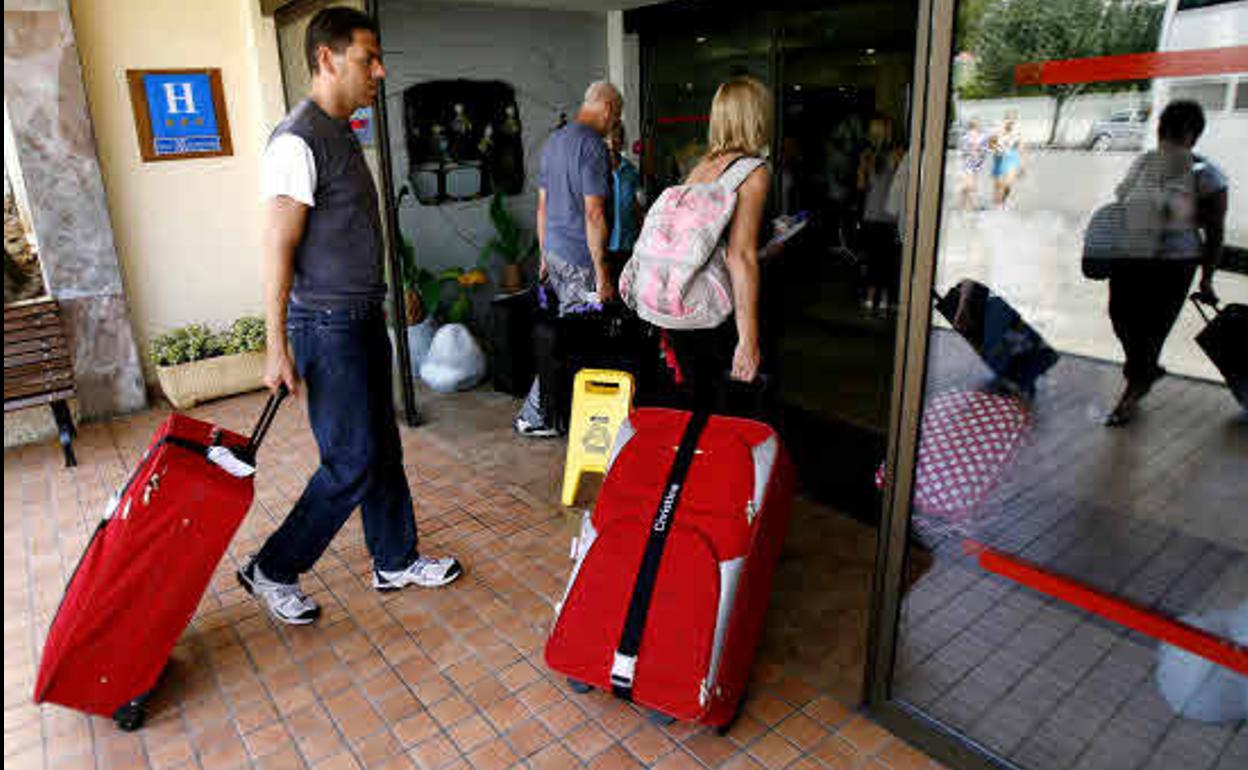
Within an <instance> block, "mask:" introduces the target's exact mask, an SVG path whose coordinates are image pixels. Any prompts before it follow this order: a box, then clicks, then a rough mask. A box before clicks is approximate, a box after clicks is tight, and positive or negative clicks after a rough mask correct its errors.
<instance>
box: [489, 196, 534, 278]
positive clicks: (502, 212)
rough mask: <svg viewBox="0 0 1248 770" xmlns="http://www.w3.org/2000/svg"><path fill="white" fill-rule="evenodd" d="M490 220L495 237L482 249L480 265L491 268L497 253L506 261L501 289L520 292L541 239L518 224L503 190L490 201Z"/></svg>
mask: <svg viewBox="0 0 1248 770" xmlns="http://www.w3.org/2000/svg"><path fill="white" fill-rule="evenodd" d="M490 222H492V223H493V225H494V236H493V237H492V238H490V240H489V242H488V243H486V244H485V246H483V247H482V248H481V258H480V260H479V261H478V263H477V264H478V265H480V266H481V267H483V268H484V267H487V266H488V265H489V263H490V258H491V257H492V256H493V255H495V254H497V255H498V256H499V257H500V258H501V259H502V263H503V273H502V280H501V281H500V282H499V288H500V289H502V290H503V291H505V292H513V291H519V290H520V289H522V288H524V274H523V267H524V264H525V263H526V262H528V261H529V260H531V259H533V257H534V256H536V255H537V239H536V238H534V237H533V235H532V234H531V233H529V232H527V231H526V230H523V229H521V227H520V226H519V225H518V224H516V220H515V217H513V216H512V215H511V212H510V211H508V210H507V204H506V201H505V199H504V196H503V194H502V193H495V194H494V199H493V200H491V201H490Z"/></svg>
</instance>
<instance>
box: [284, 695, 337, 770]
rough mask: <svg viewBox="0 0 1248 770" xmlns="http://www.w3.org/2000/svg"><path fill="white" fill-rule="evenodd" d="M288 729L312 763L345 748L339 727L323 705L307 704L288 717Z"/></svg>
mask: <svg viewBox="0 0 1248 770" xmlns="http://www.w3.org/2000/svg"><path fill="white" fill-rule="evenodd" d="M286 726H287V729H288V730H289V732H290V735H291V737H293V738H294V739H295V742H296V743H297V744H298V745H299V750H300V752H302V753H303V756H304V757H305V758H306V759H307V760H308V761H309V762H311V763H312V764H314V765H315V764H316V763H317V762H319V761H321V760H323V759H325V758H327V757H330V756H332V755H334V754H336V753H338V751H339V750H341V749H343V748H345V745H344V744H343V741H342V738H341V737H340V736H339V734H338V729H337V728H336V727H335V726H334V723H333V722H332V721H331V720H330V718H329V715H328V714H326V713H325V711H324V709H323V708H321V706H319V705H316V704H313V705H311V706H307V707H305V708H303V709H301V710H299V711H297V712H295V713H294V714H291V715H290V716H289V717H288V718H287V724H286Z"/></svg>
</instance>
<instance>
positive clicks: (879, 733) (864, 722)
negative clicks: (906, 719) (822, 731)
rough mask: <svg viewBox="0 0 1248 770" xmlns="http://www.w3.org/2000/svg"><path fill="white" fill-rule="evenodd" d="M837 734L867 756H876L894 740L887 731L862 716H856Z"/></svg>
mask: <svg viewBox="0 0 1248 770" xmlns="http://www.w3.org/2000/svg"><path fill="white" fill-rule="evenodd" d="M836 734H837V735H838V736H840V737H841V738H844V739H845V740H846V741H848V742H849V743H850V744H852V745H853V747H854V748H855V749H857V750H858V753H860V754H867V755H871V754H874V753H875V752H876V751H878V750H879V749H880V747H881V746H883V745H884V743H885V742H887V741H888V740H889V739H891V738H892V735H891V734H890V733H889V732H888V731H887V730H885V729H884V728H882V727H880V726H879V725H877V724H876V723H875V722H872V721H871V720H870V719H867V718H866V717H864V716H862V715H856V716H854V718H853V719H851V720H849V722H848V723H846V724H845V725H844V726H843V727H841V728H840V729H839V730H838V731H837V733H836Z"/></svg>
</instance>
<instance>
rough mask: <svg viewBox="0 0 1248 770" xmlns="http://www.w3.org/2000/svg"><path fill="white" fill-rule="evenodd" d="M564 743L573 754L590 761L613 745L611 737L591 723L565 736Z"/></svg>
mask: <svg viewBox="0 0 1248 770" xmlns="http://www.w3.org/2000/svg"><path fill="white" fill-rule="evenodd" d="M563 742H564V744H565V745H566V746H567V747H568V748H569V749H570V750H571V751H572V753H573V754H575V755H577V756H578V757H580V758H581V759H582V760H584V761H588V760H589V759H591V758H593V757H594V756H595V755H597V754H598V753H599V752H601V751H602V750H603V749H605V748H606V747H607V746H610V745H611V736H610V735H607V733H606V731H604V730H603V729H602V728H601V727H599V726H597V725H596V724H593V723H592V722H591V723H588V724H584V725H581V726H580V727H578V728H576V729H575V730H573V731H572V732H570V733H568V734H567V735H566V736H564V738H563Z"/></svg>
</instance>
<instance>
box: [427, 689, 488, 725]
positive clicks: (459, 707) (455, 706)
mask: <svg viewBox="0 0 1248 770" xmlns="http://www.w3.org/2000/svg"><path fill="white" fill-rule="evenodd" d="M476 711H477V710H476V708H475V707H474V706H473V705H472V704H471V703H469V702H468V701H466V700H464V699H463V697H462V696H460V695H457V694H452V695H450V696H448V697H446V698H443V699H442V700H440V701H438V702H437V703H435V704H433V705H432V706H430V707H429V713H430V714H432V715H433V718H434V719H436V720H438V723H439V724H440V725H442V726H443V727H446V728H449V727H450V726H451V725H453V724H455V723H457V722H460V721H463V720H464V719H467V718H468V717H470V716H472V715H473V714H475V713H476Z"/></svg>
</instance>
